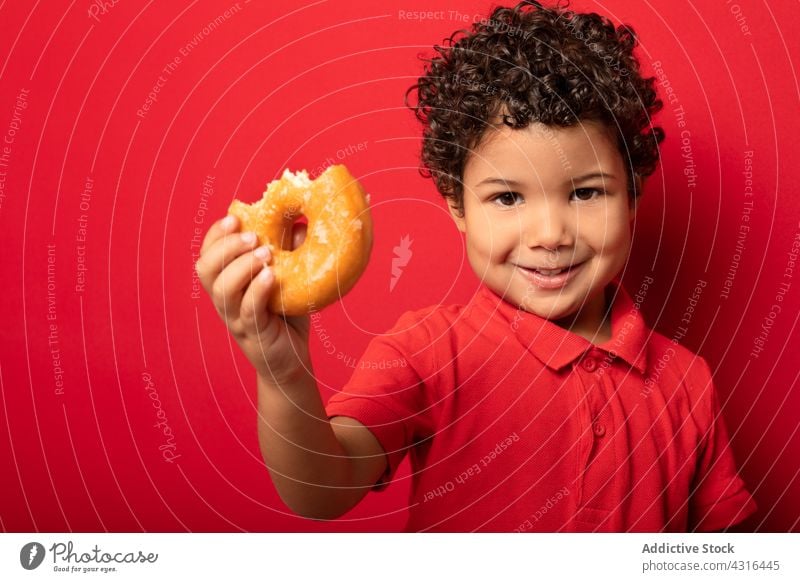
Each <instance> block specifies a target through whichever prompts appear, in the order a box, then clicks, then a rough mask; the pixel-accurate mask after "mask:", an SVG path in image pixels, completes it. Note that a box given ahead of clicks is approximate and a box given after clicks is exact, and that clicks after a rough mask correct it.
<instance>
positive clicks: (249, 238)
mask: <svg viewBox="0 0 800 582" xmlns="http://www.w3.org/2000/svg"><path fill="white" fill-rule="evenodd" d="M242 242H243V243H246V244H248V245H251V244H253V243H254V242H256V233H254V232H243V233H242Z"/></svg>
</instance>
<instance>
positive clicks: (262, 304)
mask: <svg viewBox="0 0 800 582" xmlns="http://www.w3.org/2000/svg"><path fill="white" fill-rule="evenodd" d="M274 285H275V272H274V271H273V269H272V267H270V266H269V265H264V266H263V268H262V269H261V270H260V271H258V272H257V273H256V276H255V277H253V280H252V282H251V283H250V285H249V286H248V287H247V289H246V290H245V292H244V295H243V296H242V302H241V306H240V308H239V319H240V321H241V322H242V324H243V325H244V326H245V327H247V328H250V329H253V330H255V331H256V332H259V333H260V332H261V331H263V330H264V329H266V327H267V326H268V325H269V323H270V319H271V318H272V317H273V315H272V314H271V313H270V312H269V309H268V308H267V303H268V300H269V296H270V293H271V292H272V288H273V286H274Z"/></svg>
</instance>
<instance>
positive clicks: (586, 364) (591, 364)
mask: <svg viewBox="0 0 800 582" xmlns="http://www.w3.org/2000/svg"><path fill="white" fill-rule="evenodd" d="M596 368H597V362H596V361H595V360H594V359H593V358H584V359H583V369H584V370H586V371H587V372H594V371H595V369H596Z"/></svg>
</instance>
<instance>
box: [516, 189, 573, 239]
mask: <svg viewBox="0 0 800 582" xmlns="http://www.w3.org/2000/svg"><path fill="white" fill-rule="evenodd" d="M526 211H527V212H526V214H525V216H524V217H523V220H524V224H523V242H524V243H525V245H526V246H528V247H529V248H536V247H542V248H545V249H548V250H556V249H558V248H559V247H563V246H571V245H572V244H573V243H574V240H573V236H572V234H571V233H572V229H571V227H570V224H569V216H568V213H567V212H565V210H564V209H561V208H559V207H558V205H557V204H556V203H554V202H553V201H548V200H547V199H545V200H543V201H541V203H540V204H531V205H529V206H528V208H526Z"/></svg>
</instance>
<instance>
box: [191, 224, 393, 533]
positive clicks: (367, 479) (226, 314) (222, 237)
mask: <svg viewBox="0 0 800 582" xmlns="http://www.w3.org/2000/svg"><path fill="white" fill-rule="evenodd" d="M237 230H238V224H237V221H236V219H235V218H233V217H228V218H227V219H225V220H220V221H217V222H216V223H215V224H214V225H213V226H212V227H211V228H210V229H209V232H208V233H207V234H206V238H205V240H204V242H203V246H202V248H201V252H200V258H199V260H198V261H197V274H198V277H199V278H200V281H201V282H202V284H203V288H204V289H205V290H206V291H207V292H208V294H209V295H210V296H211V299H212V301H213V303H214V307H215V308H216V309H217V312H218V313H219V315H220V317H222V319H223V321H225V324H226V325H227V326H228V328H229V330H230V331H231V334H232V335H233V337H234V339H235V340H236V342H237V343H238V344H239V347H240V348H241V350H242V352H243V353H244V354H245V356H247V359H248V360H249V361H250V363H252V365H253V367H254V368H255V369H256V374H257V376H258V379H259V380H258V412H259V424H258V438H259V446H260V448H261V453H262V455H263V457H264V460H265V461H266V464H267V467H268V469H269V471H270V474H271V476H272V480H273V482H274V483H275V487H276V488H277V490H278V494H279V495H280V496H281V499H283V500H284V502H285V503H286V504H287V505H288V506H289V508H290V509H292V510H293V511H295V512H296V513H299V514H300V515H303V516H306V517H313V518H317V519H332V518H335V517H338V516H340V515H342V514H343V513H345V512H346V511H347V510H349V509H350V508H352V507H353V506H354V505H355V504H356V503H358V502H359V501H360V500H361V499H362V498H363V497H364V495H365V494H366V493H367V491H369V488H370V487H371V486H372V484H374V483H375V481H377V479H378V478H379V477H380V475H381V474H382V473H383V471H384V469H385V467H386V457H385V455H384V453H383V449H382V448H381V446H380V444H379V443H378V441H377V440H376V439H375V437H374V436H373V435H372V433H371V432H370V431H369V430H368V429H367V428H366V427H364V426H363V425H362V424H360V423H358V422H356V421H355V420H352V419H349V418H347V419H345V418H343V417H339V419H337V420H339V421H340V422H338V423H337V424H333V425H332V424H331V423H330V422H329V421H328V417H327V415H326V414H325V409H324V407H323V405H322V399H321V398H320V394H319V389H318V388H317V384H316V381H315V380H314V377H313V372H312V371H311V360H310V357H309V353H308V334H309V325H310V324H309V317H308V316H300V317H279V316H277V315H275V314H273V313H270V312H269V310H268V308H267V298H268V297H269V293H270V291H271V288H272V285H273V283H274V280H275V277H274V273H273V272H272V269H271V268H270V267H269V266H268V264H269V262H270V261H271V256H270V252H269V249H268V248H267V247H262V248H259V249H255V245H256V242H257V241H256V237H255V236H250V238H246V237H242V236H240V233H238V232H237ZM304 237H305V233H304V232H303V231H302V230H301V231H298V233H297V236H295V238H294V241H293V248H297V247H298V246H300V245H301V244H302V242H303V238H304ZM259 273H261V274H262V275H266V277H262V276H257V275H258V274H259Z"/></svg>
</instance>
